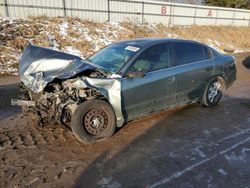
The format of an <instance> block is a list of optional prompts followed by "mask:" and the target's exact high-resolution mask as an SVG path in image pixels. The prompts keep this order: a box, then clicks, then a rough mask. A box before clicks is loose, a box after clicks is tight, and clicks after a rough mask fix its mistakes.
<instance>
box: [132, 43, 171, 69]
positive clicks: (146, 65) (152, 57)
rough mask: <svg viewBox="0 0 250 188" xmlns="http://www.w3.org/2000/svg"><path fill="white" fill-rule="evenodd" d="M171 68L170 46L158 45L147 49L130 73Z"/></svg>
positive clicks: (137, 59)
mask: <svg viewBox="0 0 250 188" xmlns="http://www.w3.org/2000/svg"><path fill="white" fill-rule="evenodd" d="M170 66H171V54H170V45H169V44H166V43H163V44H156V45H153V46H151V47H149V48H147V49H146V50H145V51H144V52H142V54H141V55H139V56H138V57H137V58H136V60H135V61H134V64H133V65H132V67H130V69H129V72H134V71H140V72H144V73H147V72H152V71H156V70H160V69H165V68H169V67H170Z"/></svg>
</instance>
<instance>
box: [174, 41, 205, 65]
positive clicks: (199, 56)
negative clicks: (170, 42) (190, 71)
mask: <svg viewBox="0 0 250 188" xmlns="http://www.w3.org/2000/svg"><path fill="white" fill-rule="evenodd" d="M174 49H175V59H176V61H175V65H176V66H178V65H185V64H188V63H193V62H197V61H203V60H205V54H204V49H203V46H201V45H199V44H196V43H188V42H176V43H174Z"/></svg>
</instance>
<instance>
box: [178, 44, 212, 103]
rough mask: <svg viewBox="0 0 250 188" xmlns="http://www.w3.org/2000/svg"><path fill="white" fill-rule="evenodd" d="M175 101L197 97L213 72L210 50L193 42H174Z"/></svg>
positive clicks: (184, 100)
mask: <svg viewBox="0 0 250 188" xmlns="http://www.w3.org/2000/svg"><path fill="white" fill-rule="evenodd" d="M173 49H174V54H175V61H174V66H175V72H176V82H177V83H176V84H177V89H176V99H175V102H176V103H182V102H187V101H190V100H196V99H198V98H199V97H200V96H201V94H202V92H203V90H204V88H205V86H206V83H207V81H208V80H209V79H210V78H211V77H212V76H213V74H214V61H213V57H212V52H211V51H210V49H208V48H207V47H206V46H203V45H201V44H199V43H195V42H174V43H173Z"/></svg>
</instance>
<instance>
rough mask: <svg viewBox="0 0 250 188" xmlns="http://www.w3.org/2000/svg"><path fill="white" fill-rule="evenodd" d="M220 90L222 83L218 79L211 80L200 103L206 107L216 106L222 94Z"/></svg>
mask: <svg viewBox="0 0 250 188" xmlns="http://www.w3.org/2000/svg"><path fill="white" fill-rule="evenodd" d="M222 88H223V85H222V82H221V81H220V80H219V79H218V78H214V79H212V80H211V81H210V82H209V83H208V85H207V87H206V89H205V91H204V93H203V96H202V98H201V103H202V104H203V105H205V106H208V107H210V106H215V105H217V104H218V102H219V101H220V99H221V97H222V94H223V93H222Z"/></svg>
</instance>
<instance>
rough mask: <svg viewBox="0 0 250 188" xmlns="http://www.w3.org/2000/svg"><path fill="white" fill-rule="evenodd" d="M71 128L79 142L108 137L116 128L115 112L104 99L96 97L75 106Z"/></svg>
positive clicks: (89, 141) (94, 140)
mask: <svg viewBox="0 0 250 188" xmlns="http://www.w3.org/2000/svg"><path fill="white" fill-rule="evenodd" d="M71 128H72V132H73V133H74V135H75V136H76V138H77V139H78V140H79V141H81V142H85V143H92V142H96V141H99V140H102V139H105V138H108V137H110V136H111V135H112V134H113V133H114V131H115V128H116V118H115V113H114V111H113V109H112V107H111V106H110V105H109V104H108V103H107V102H105V101H102V100H98V99H92V100H89V101H85V102H83V103H82V104H80V105H79V106H78V107H77V108H76V110H75V112H74V114H73V117H72V121H71Z"/></svg>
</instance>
